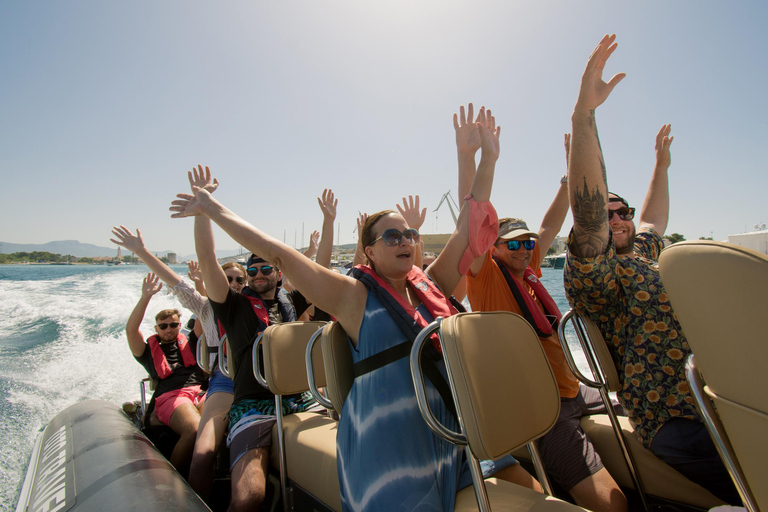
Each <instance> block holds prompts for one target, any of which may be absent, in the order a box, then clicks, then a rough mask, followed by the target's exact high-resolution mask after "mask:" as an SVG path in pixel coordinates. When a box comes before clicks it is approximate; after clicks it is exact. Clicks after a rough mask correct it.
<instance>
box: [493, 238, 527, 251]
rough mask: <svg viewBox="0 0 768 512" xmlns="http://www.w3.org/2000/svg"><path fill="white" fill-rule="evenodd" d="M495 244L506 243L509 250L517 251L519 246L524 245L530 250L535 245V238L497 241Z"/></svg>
mask: <svg viewBox="0 0 768 512" xmlns="http://www.w3.org/2000/svg"><path fill="white" fill-rule="evenodd" d="M496 245H506V246H507V249H509V250H510V251H517V250H518V249H520V247H521V246H522V247H525V249H526V250H528V251H532V250H533V248H534V247H536V240H507V241H506V242H499V243H497V244H496Z"/></svg>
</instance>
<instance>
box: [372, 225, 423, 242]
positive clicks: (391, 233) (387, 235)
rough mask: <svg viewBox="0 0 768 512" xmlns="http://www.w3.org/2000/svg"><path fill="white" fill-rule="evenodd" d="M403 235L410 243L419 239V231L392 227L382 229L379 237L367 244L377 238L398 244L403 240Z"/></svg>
mask: <svg viewBox="0 0 768 512" xmlns="http://www.w3.org/2000/svg"><path fill="white" fill-rule="evenodd" d="M403 237H405V239H406V240H408V243H410V244H417V243H419V240H421V236H420V235H419V232H418V231H416V230H415V229H413V228H408V229H406V230H405V231H402V232H401V231H398V230H396V229H394V228H392V229H387V230H386V231H384V233H382V234H381V236H380V237H379V238H377V239H376V240H374V241H373V242H371V243H370V244H368V246H371V245H373V244H375V243H376V242H378V241H379V240H384V243H385V244H386V245H390V246H395V245H400V242H402V241H403Z"/></svg>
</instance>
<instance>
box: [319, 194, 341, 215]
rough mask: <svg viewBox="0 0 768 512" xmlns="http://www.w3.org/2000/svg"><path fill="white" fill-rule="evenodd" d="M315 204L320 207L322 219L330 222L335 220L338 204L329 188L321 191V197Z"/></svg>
mask: <svg viewBox="0 0 768 512" xmlns="http://www.w3.org/2000/svg"><path fill="white" fill-rule="evenodd" d="M317 204H319V205H320V210H322V212H323V216H324V217H326V218H330V219H331V220H334V219H335V218H336V205H337V204H339V200H338V199H335V198H334V195H333V190H331V189H329V188H326V189H325V190H323V196H322V198H320V197H318V198H317Z"/></svg>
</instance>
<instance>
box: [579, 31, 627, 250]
mask: <svg viewBox="0 0 768 512" xmlns="http://www.w3.org/2000/svg"><path fill="white" fill-rule="evenodd" d="M615 40H616V35H610V36H608V35H606V36H604V37H603V39H602V40H601V41H600V44H599V45H597V48H595V51H594V52H592V55H591V56H590V57H589V61H588V62H587V67H586V69H585V70H584V75H583V76H582V77H581V89H580V90H579V98H578V100H577V101H576V107H575V108H574V110H573V115H572V116H571V121H572V125H573V129H572V131H571V133H572V136H571V154H570V160H569V162H568V183H569V184H570V186H569V195H570V202H571V211H572V212H573V235H574V240H575V244H574V245H573V246H572V247H571V250H572V251H574V253H575V254H576V255H577V256H582V257H592V256H597V255H598V254H602V253H603V252H605V248H606V246H607V245H608V180H607V176H606V170H605V161H604V160H603V152H602V149H601V148H600V140H599V138H598V135H597V124H596V121H595V110H596V109H597V107H599V106H600V105H601V104H602V103H603V102H604V101H605V100H606V99H607V98H608V96H609V95H610V94H611V91H612V90H613V88H614V87H616V85H617V84H618V83H619V82H620V81H621V80H622V79H623V78H624V76H626V75H625V74H624V73H618V74H616V75H614V76H613V78H611V79H610V81H608V82H607V83H606V82H604V81H603V69H604V68H605V63H606V61H607V60H608V58H609V57H610V56H611V54H612V53H613V52H614V50H616V43H615V42H614V41H615Z"/></svg>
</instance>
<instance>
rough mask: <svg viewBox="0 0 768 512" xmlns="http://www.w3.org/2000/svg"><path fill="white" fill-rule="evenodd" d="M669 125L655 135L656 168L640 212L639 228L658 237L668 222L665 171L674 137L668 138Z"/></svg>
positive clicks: (668, 164) (667, 181)
mask: <svg viewBox="0 0 768 512" xmlns="http://www.w3.org/2000/svg"><path fill="white" fill-rule="evenodd" d="M671 131H672V125H671V124H665V125H664V126H662V127H661V130H659V133H657V134H656V166H655V167H654V168H653V176H652V177H651V184H650V186H649V187H648V193H647V194H645V201H644V202H643V210H642V211H641V212H640V220H639V225H640V227H641V228H643V227H645V228H651V229H653V230H654V231H655V232H656V233H658V234H659V236H662V235H664V232H665V231H666V230H667V222H668V221H669V179H668V174H667V171H668V170H669V166H670V164H671V163H672V156H671V154H670V152H669V147H670V146H671V145H672V140H674V137H670V135H669V133H670V132H671Z"/></svg>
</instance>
